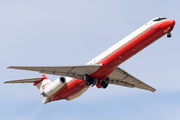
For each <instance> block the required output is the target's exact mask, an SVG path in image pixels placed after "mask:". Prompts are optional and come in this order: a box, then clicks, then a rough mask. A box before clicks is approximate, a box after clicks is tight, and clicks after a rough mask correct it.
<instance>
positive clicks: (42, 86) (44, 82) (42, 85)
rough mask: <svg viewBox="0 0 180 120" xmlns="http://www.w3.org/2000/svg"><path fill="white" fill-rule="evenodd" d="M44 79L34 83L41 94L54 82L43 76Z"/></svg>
mask: <svg viewBox="0 0 180 120" xmlns="http://www.w3.org/2000/svg"><path fill="white" fill-rule="evenodd" d="M41 77H44V78H43V79H41V80H39V81H36V82H34V84H33V85H34V86H36V87H37V88H38V89H39V90H40V92H43V91H44V90H45V89H46V88H47V87H48V86H49V85H50V84H51V83H52V82H51V81H50V80H49V79H48V78H47V77H46V75H42V76H41Z"/></svg>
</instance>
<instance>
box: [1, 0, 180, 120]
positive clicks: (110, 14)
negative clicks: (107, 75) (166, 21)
mask: <svg viewBox="0 0 180 120" xmlns="http://www.w3.org/2000/svg"><path fill="white" fill-rule="evenodd" d="M179 4H180V2H179V1H177V0H171V1H163V0H158V1H157V0H156V1H155V0H151V1H144V0H136V1H133V0H127V1H119V0H111V1H108V0H98V1H97V0H91V1H90V0H66V1H62V0H51V1H48V0H38V1H37V0H31V1H24V0H16V1H13V0H6V1H2V0H1V1H0V26H1V27H0V32H1V35H0V55H1V57H0V61H1V62H0V73H1V84H0V90H1V100H0V101H1V102H0V119H2V120H12V119H14V120H24V119H26V120H40V119H48V120H54V119H66V120H79V119H87V120H91V119H104V120H109V119H111V120H115V119H116V120H117V119H122V120H124V119H126V120H127V119H128V120H144V119H146V120H152V119H153V120H159V119H163V120H169V119H173V120H179V119H180V116H179V111H180V96H179V94H180V87H179V86H180V74H179V73H180V69H179V66H180V65H179V60H180V57H179V51H180V47H179V46H180V41H179V29H180V27H179V25H178V23H179V21H180V17H179V11H180V8H179ZM159 16H165V17H167V18H171V19H174V20H175V21H176V26H175V28H174V30H173V31H172V38H170V39H168V38H167V37H166V36H164V37H162V38H161V39H159V40H158V41H156V42H155V43H153V44H152V45H150V46H149V47H147V48H146V49H144V50H143V51H141V52H140V53H138V54H137V55H135V56H133V57H132V58H130V59H129V60H127V61H126V62H124V63H123V64H122V65H120V66H119V67H121V68H122V69H124V70H126V71H128V72H129V73H130V74H132V75H133V76H135V77H137V78H138V79H140V80H142V81H143V82H145V83H147V84H149V85H151V86H152V87H154V88H156V89H157V91H156V92H155V93H152V92H149V91H144V90H140V89H135V88H134V89H131V88H125V87H121V86H115V85H109V86H108V88H107V89H105V90H104V89H98V88H95V87H93V88H90V89H89V90H88V91H87V92H85V93H84V94H83V95H82V96H80V97H79V98H77V99H74V100H72V101H65V100H62V101H56V102H52V103H49V104H46V105H43V104H42V99H43V97H42V96H41V95H40V92H39V91H38V89H37V88H36V87H34V86H33V85H32V84H3V82H4V81H7V80H15V79H21V78H31V77H39V76H41V75H42V74H40V73H36V72H30V71H20V70H8V69H6V68H7V67H8V66H11V65H21V66H38V65H39V66H42V65H44V66H59V65H60V66H66V65H84V64H85V63H87V62H89V61H90V60H91V59H93V58H94V57H96V56H97V55H99V54H100V53H102V52H103V51H105V50H106V49H108V48H109V47H111V46H112V45H114V44H115V43H117V42H118V41H120V40H121V39H123V38H124V37H126V36H127V35H128V34H130V33H131V32H133V31H134V30H136V29H137V28H139V27H141V26H142V25H144V24H145V23H147V22H148V21H150V20H151V19H153V18H155V17H159ZM47 77H48V78H49V79H51V80H52V81H54V80H55V79H56V78H57V77H59V76H53V75H47Z"/></svg>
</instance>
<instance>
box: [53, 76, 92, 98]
mask: <svg viewBox="0 0 180 120" xmlns="http://www.w3.org/2000/svg"><path fill="white" fill-rule="evenodd" d="M88 88H89V87H87V85H86V83H85V81H84V80H79V79H73V80H72V81H71V82H69V83H68V84H67V85H66V86H65V87H64V88H62V89H60V90H59V91H58V92H57V93H56V94H55V95H54V96H52V98H51V100H52V101H55V100H60V99H67V100H71V99H74V98H76V97H78V96H80V95H81V94H82V93H84V92H85V91H86V90H87V89H88ZM82 91H84V92H82ZM80 93H81V94H80Z"/></svg>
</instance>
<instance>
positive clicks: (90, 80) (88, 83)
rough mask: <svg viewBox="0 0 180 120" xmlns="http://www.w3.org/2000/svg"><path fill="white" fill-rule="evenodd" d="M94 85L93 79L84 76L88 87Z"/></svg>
mask: <svg viewBox="0 0 180 120" xmlns="http://www.w3.org/2000/svg"><path fill="white" fill-rule="evenodd" d="M93 83H94V78H92V77H90V76H89V75H86V85H87V86H90V85H91V84H93Z"/></svg>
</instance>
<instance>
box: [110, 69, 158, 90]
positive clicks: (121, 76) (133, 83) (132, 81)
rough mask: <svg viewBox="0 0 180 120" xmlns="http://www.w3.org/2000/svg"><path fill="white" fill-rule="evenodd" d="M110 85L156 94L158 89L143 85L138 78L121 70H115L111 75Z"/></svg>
mask: <svg viewBox="0 0 180 120" xmlns="http://www.w3.org/2000/svg"><path fill="white" fill-rule="evenodd" d="M109 78H110V79H109V83H110V84H115V85H121V86H125V87H131V88H133V87H136V88H140V89H144V90H149V91H152V92H155V91H156V89H154V88H152V87H151V86H149V85H147V84H145V83H143V82H142V81H140V80H138V79H137V78H135V77H133V76H132V75H130V74H129V73H127V72H126V71H124V70H122V69H121V68H117V69H115V70H114V71H113V72H112V73H111V74H110V75H109Z"/></svg>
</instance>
